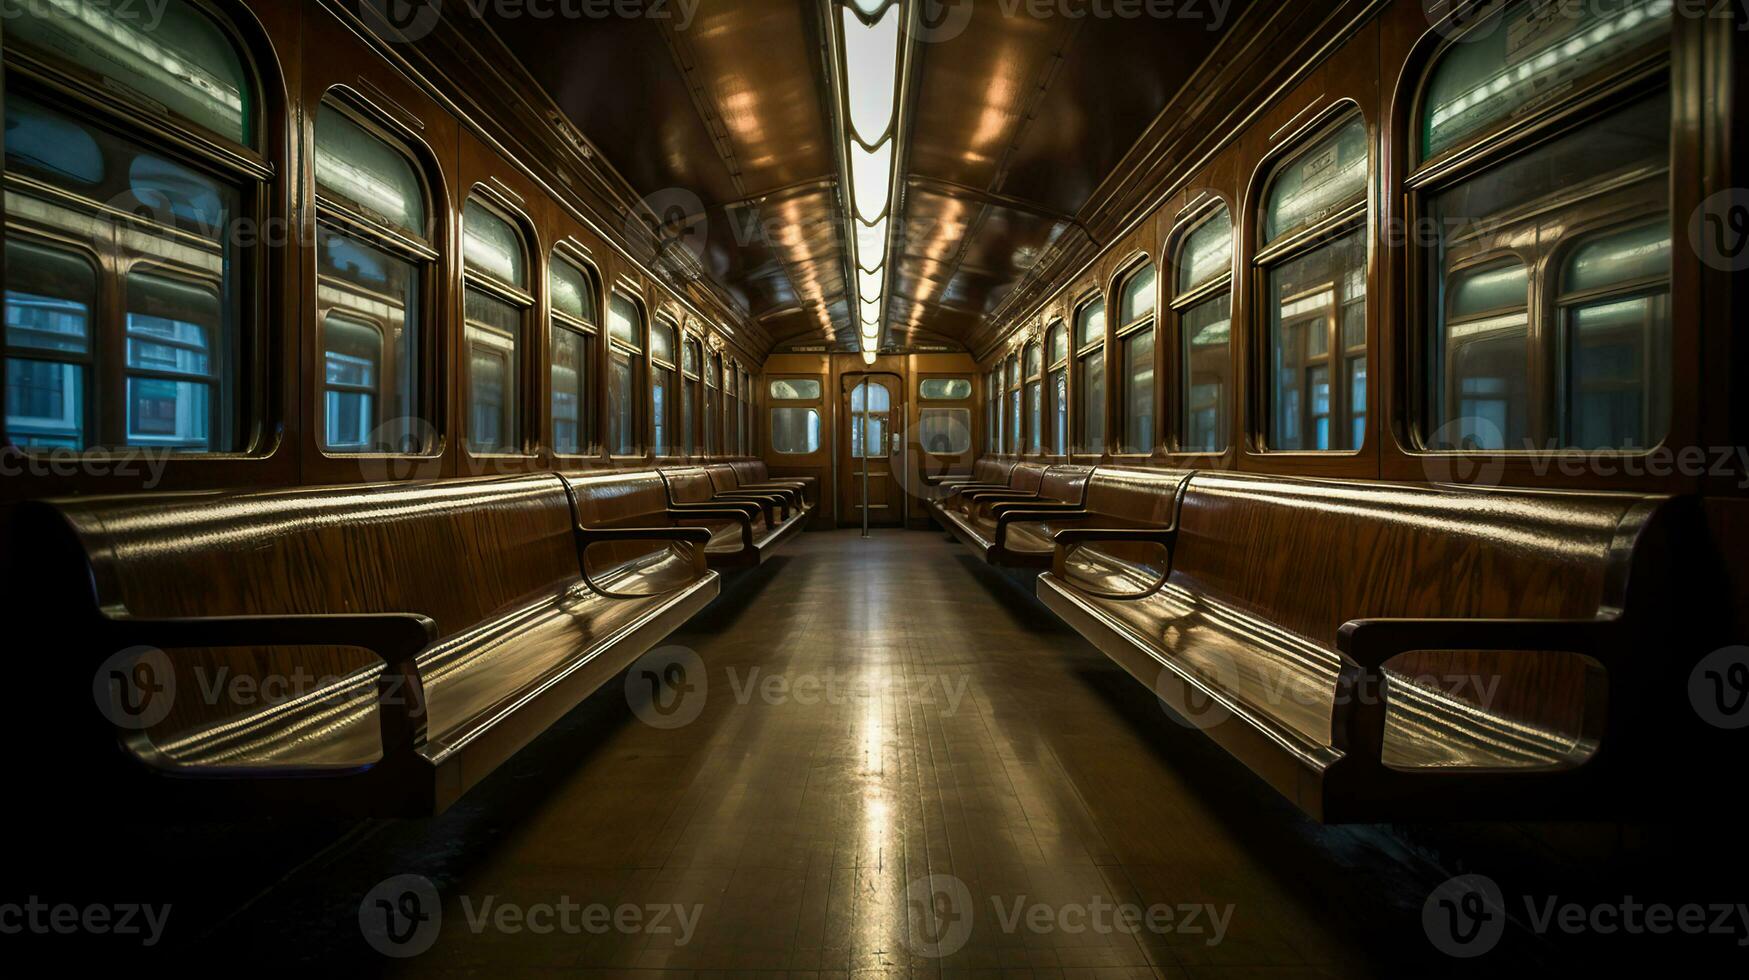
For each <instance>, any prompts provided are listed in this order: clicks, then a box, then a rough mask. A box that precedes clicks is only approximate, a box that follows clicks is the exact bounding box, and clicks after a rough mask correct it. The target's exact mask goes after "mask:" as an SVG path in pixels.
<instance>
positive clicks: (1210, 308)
mask: <svg viewBox="0 0 1749 980" xmlns="http://www.w3.org/2000/svg"><path fill="white" fill-rule="evenodd" d="M1232 319H1233V295H1232V294H1231V293H1222V294H1220V295H1219V296H1216V297H1213V298H1211V299H1207V300H1204V301H1203V302H1201V303H1198V304H1197V305H1196V306H1193V307H1191V308H1190V309H1188V310H1185V311H1184V315H1183V317H1182V318H1181V319H1180V320H1179V330H1180V334H1181V336H1182V337H1183V338H1184V353H1183V363H1184V378H1183V381H1182V384H1183V389H1184V431H1183V432H1182V433H1180V435H1179V439H1180V440H1181V442H1182V446H1181V448H1182V449H1184V450H1185V451H1186V452H1202V453H1215V452H1220V451H1222V450H1224V449H1226V448H1227V422H1226V420H1227V418H1228V416H1227V378H1228V376H1229V375H1230V373H1231V371H1232V346H1231V343H1230V341H1231V339H1232V338H1231V335H1232V327H1233V324H1232Z"/></svg>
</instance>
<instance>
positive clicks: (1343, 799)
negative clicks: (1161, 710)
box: [1037, 473, 1670, 822]
mask: <svg viewBox="0 0 1749 980" xmlns="http://www.w3.org/2000/svg"><path fill="white" fill-rule="evenodd" d="M1161 489H1162V499H1165V495H1164V491H1165V489H1166V488H1165V487H1164V486H1163V487H1162V488H1161ZM1668 505H1669V501H1667V500H1665V499H1663V498H1657V497H1638V496H1629V495H1619V494H1577V493H1574V494H1539V493H1530V492H1508V491H1491V490H1468V489H1456V488H1425V487H1404V486H1391V485H1382V484H1342V483H1332V482H1316V481H1307V480H1293V479H1286V478H1269V477H1262V476H1242V475H1236V474H1209V473H1197V474H1195V475H1193V476H1192V477H1191V478H1190V479H1189V480H1188V482H1187V483H1186V484H1185V485H1184V488H1183V490H1182V504H1181V506H1180V507H1179V508H1177V511H1176V519H1175V520H1173V519H1167V520H1164V521H1159V523H1158V524H1157V525H1156V526H1154V527H1151V528H1147V527H1144V528H1136V527H1129V528H1126V529H1123V530H1105V529H1099V528H1091V527H1082V528H1071V529H1067V530H1064V531H1062V532H1060V533H1058V534H1057V536H1056V552H1055V555H1054V556H1053V565H1052V570H1051V571H1050V572H1049V573H1046V574H1044V575H1041V576H1040V577H1039V580H1038V585H1037V590H1038V594H1039V596H1040V598H1041V599H1043V600H1044V602H1045V604H1046V605H1048V606H1050V607H1051V608H1052V609H1053V610H1055V611H1056V612H1057V613H1058V614H1059V615H1060V616H1062V617H1063V619H1064V620H1065V621H1067V622H1068V623H1069V624H1070V625H1071V626H1073V627H1074V628H1075V629H1076V630H1078V631H1079V632H1080V633H1081V634H1082V635H1083V636H1086V637H1087V638H1088V639H1089V640H1091V641H1092V642H1093V643H1094V644H1095V645H1097V646H1098V647H1099V648H1100V649H1101V650H1103V651H1104V652H1105V653H1106V654H1107V655H1108V656H1110V657H1111V658H1112V659H1113V660H1115V661H1116V662H1117V663H1119V664H1120V665H1122V666H1123V667H1124V668H1125V669H1126V670H1127V671H1129V672H1130V673H1131V674H1132V675H1133V676H1135V677H1136V678H1137V679H1138V680H1140V681H1142V682H1143V683H1145V684H1147V685H1149V686H1150V687H1151V688H1153V689H1154V691H1155V693H1156V694H1158V695H1159V697H1160V698H1161V699H1162V701H1164V702H1165V703H1166V705H1167V706H1168V707H1170V708H1171V709H1172V710H1173V711H1174V712H1175V713H1176V714H1177V715H1178V716H1179V717H1180V718H1182V719H1184V720H1187V721H1189V722H1190V723H1192V724H1194V725H1195V726H1196V727H1199V728H1202V729H1203V730H1204V731H1206V732H1207V734H1208V735H1209V736H1210V737H1212V738H1214V739H1215V740H1216V741H1217V742H1218V743H1220V744H1221V745H1222V746H1223V747H1224V748H1226V749H1227V750H1228V751H1229V752H1231V753H1232V754H1233V755H1234V756H1236V757H1238V758H1239V759H1240V760H1241V761H1242V762H1244V763H1245V764H1246V765H1247V766H1249V767H1250V768H1251V769H1253V770H1254V771H1255V772H1257V773H1258V774H1259V775H1261V776H1262V777H1263V778H1264V779H1265V780H1267V781H1268V782H1269V783H1270V784H1271V785H1273V786H1274V787H1275V788H1276V789H1278V790H1279V791H1281V792H1282V793H1283V794H1285V795H1286V796H1288V797H1289V798H1290V799H1292V800H1294V801H1295V802H1296V803H1297V804H1298V805H1299V806H1301V807H1302V808H1303V809H1305V811H1306V812H1307V813H1309V814H1311V815H1312V816H1314V817H1316V818H1318V819H1321V820H1325V821H1329V822H1351V821H1375V820H1384V819H1424V820H1425V819H1442V820H1443V819H1461V818H1465V817H1487V818H1500V817H1524V816H1551V815H1562V814H1567V815H1583V816H1594V815H1595V814H1596V813H1597V812H1598V810H1597V807H1598V806H1599V805H1600V801H1605V802H1607V795H1606V794H1605V795H1599V794H1600V793H1603V791H1600V790H1598V788H1597V787H1598V786H1599V785H1600V784H1602V783H1603V782H1604V781H1605V780H1607V779H1608V778H1610V777H1609V772H1610V770H1611V769H1612V768H1613V767H1616V766H1619V765H1620V764H1621V763H1620V760H1621V759H1622V758H1623V757H1624V755H1631V754H1632V753H1633V752H1634V751H1635V750H1634V746H1635V745H1636V743H1640V744H1644V743H1646V742H1647V741H1649V740H1650V738H1651V732H1650V731H1648V729H1649V728H1653V727H1656V726H1653V725H1650V724H1649V723H1646V722H1644V721H1643V720H1641V719H1640V717H1639V712H1638V711H1637V710H1636V706H1635V697H1636V694H1637V692H1638V691H1640V690H1641V687H1642V685H1644V684H1645V683H1646V681H1645V679H1644V677H1643V675H1642V671H1643V670H1645V669H1646V667H1647V664H1648V663H1650V662H1652V661H1655V660H1656V659H1657V658H1641V659H1639V660H1635V659H1633V657H1632V654H1633V653H1634V651H1636V649H1640V650H1644V649H1646V647H1647V645H1649V644H1650V643H1651V642H1653V641H1654V639H1655V636H1654V634H1653V632H1652V631H1654V630H1656V629H1658V628H1659V627H1658V624H1657V622H1656V620H1657V619H1658V618H1660V615H1659V613H1658V610H1659V609H1660V608H1665V607H1667V600H1666V599H1665V598H1664V597H1663V596H1661V595H1660V594H1659V591H1660V589H1661V588H1662V583H1663V581H1664V580H1665V579H1666V578H1667V577H1668V576H1667V575H1666V574H1665V573H1664V572H1662V571H1660V569H1662V568H1663V567H1664V566H1663V563H1664V562H1666V561H1667V555H1666V552H1667V550H1668V545H1667V540H1668V537H1669V535H1668V532H1667V530H1666V529H1665V525H1666V524H1667V522H1668V518H1667V516H1666V515H1667V513H1668V511H1669V509H1670V508H1669V506H1668ZM1154 514H1155V516H1156V518H1157V519H1158V518H1159V517H1165V516H1166V509H1165V508H1164V507H1157V508H1155V510H1154Z"/></svg>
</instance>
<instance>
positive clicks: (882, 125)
mask: <svg viewBox="0 0 1749 980" xmlns="http://www.w3.org/2000/svg"><path fill="white" fill-rule="evenodd" d="M862 2H864V3H866V2H869V0H862ZM859 6H860V4H859ZM864 11H865V12H867V11H866V8H864ZM900 13H901V11H900V10H899V5H898V4H894V5H893V6H892V7H891V8H889V9H888V10H887V12H886V15H885V16H883V17H882V18H881V19H880V20H878V21H876V22H875V23H874V24H873V25H872V26H870V25H867V24H864V23H863V22H862V21H860V20H858V19H857V17H856V15H855V14H854V13H851V12H850V10H849V9H848V8H846V9H845V10H844V11H843V12H842V14H841V16H842V17H843V20H844V74H845V78H844V88H845V92H846V101H847V102H849V103H850V126H851V128H852V129H853V130H855V132H856V135H858V136H860V137H862V140H863V142H865V143H873V142H874V141H876V140H878V139H880V138H881V137H882V136H884V135H886V132H887V130H888V128H890V127H891V126H892V123H893V100H894V99H895V98H897V93H898V89H899V15H900Z"/></svg>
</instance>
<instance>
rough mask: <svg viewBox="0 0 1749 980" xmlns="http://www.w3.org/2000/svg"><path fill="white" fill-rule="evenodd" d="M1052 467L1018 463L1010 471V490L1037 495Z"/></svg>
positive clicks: (1041, 464)
mask: <svg viewBox="0 0 1749 980" xmlns="http://www.w3.org/2000/svg"><path fill="white" fill-rule="evenodd" d="M1050 469H1051V468H1050V467H1049V466H1046V465H1045V464H1043V463H1017V464H1015V466H1014V469H1012V470H1010V471H1008V489H1010V490H1018V491H1020V492H1021V493H1037V492H1038V488H1039V486H1040V485H1041V484H1043V483H1044V481H1045V474H1046V473H1047V472H1049V471H1050Z"/></svg>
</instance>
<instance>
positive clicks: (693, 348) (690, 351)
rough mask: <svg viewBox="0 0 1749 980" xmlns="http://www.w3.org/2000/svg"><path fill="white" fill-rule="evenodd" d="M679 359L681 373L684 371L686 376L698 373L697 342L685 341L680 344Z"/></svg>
mask: <svg viewBox="0 0 1749 980" xmlns="http://www.w3.org/2000/svg"><path fill="white" fill-rule="evenodd" d="M680 357H681V364H680V369H681V370H682V371H685V372H686V373H687V374H697V373H698V364H699V356H698V341H696V340H688V341H685V342H684V343H683V344H682V346H681V349H680Z"/></svg>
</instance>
